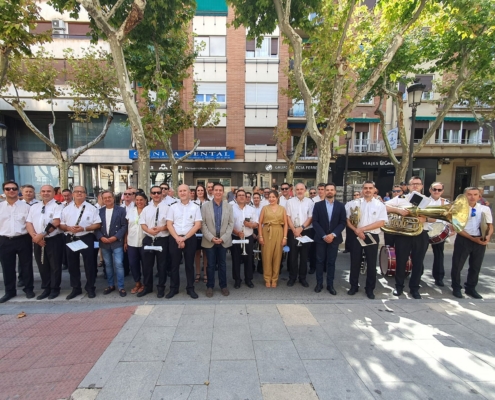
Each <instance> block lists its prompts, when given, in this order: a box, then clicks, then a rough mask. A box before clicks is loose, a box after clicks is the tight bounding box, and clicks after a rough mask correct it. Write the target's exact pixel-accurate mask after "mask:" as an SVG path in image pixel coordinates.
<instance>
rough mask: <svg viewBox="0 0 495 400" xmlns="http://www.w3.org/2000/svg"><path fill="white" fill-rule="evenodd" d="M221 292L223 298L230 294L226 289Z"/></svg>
mask: <svg viewBox="0 0 495 400" xmlns="http://www.w3.org/2000/svg"><path fill="white" fill-rule="evenodd" d="M220 291H221V292H222V296H228V295H229V294H230V292H229V289H227V288H226V287H224V288H222V289H221V290H220Z"/></svg>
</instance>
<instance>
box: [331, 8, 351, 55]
mask: <svg viewBox="0 0 495 400" xmlns="http://www.w3.org/2000/svg"><path fill="white" fill-rule="evenodd" d="M355 5H356V1H355V0H352V1H351V4H350V7H349V13H348V14H347V19H346V21H345V25H344V30H343V31H342V35H341V36H340V40H339V45H338V47H337V52H336V53H335V62H337V61H338V60H339V59H340V55H341V53H342V48H343V47H344V41H345V39H346V38H347V30H348V29H349V25H350V24H351V20H352V14H353V13H354V7H355Z"/></svg>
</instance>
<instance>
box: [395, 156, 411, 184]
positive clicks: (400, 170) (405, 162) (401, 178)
mask: <svg viewBox="0 0 495 400" xmlns="http://www.w3.org/2000/svg"><path fill="white" fill-rule="evenodd" d="M408 167H409V159H408V158H407V157H406V158H405V159H404V157H403V159H402V160H401V162H400V163H399V165H398V166H397V167H395V176H394V185H398V184H399V183H401V182H405V180H406V174H407V169H408Z"/></svg>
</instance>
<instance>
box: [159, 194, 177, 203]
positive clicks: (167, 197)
mask: <svg viewBox="0 0 495 400" xmlns="http://www.w3.org/2000/svg"><path fill="white" fill-rule="evenodd" d="M177 201H178V200H177V199H174V198H173V197H170V196H169V195H168V194H167V196H165V198H164V199H163V200H162V202H164V203H165V204H166V205H167V206H170V205H172V204H173V203H175V202H177Z"/></svg>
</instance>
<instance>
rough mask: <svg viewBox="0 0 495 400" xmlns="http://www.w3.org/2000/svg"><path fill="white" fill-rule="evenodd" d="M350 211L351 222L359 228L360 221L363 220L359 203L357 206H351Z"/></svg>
mask: <svg viewBox="0 0 495 400" xmlns="http://www.w3.org/2000/svg"><path fill="white" fill-rule="evenodd" d="M349 211H350V215H349V222H350V223H351V224H352V225H353V226H354V227H356V228H357V226H358V224H359V221H360V220H361V209H360V208H359V205H357V206H356V207H350V208H349Z"/></svg>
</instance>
